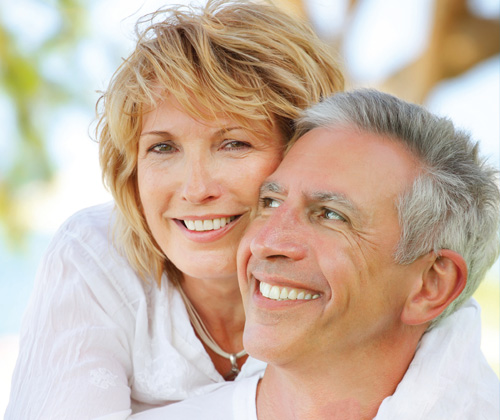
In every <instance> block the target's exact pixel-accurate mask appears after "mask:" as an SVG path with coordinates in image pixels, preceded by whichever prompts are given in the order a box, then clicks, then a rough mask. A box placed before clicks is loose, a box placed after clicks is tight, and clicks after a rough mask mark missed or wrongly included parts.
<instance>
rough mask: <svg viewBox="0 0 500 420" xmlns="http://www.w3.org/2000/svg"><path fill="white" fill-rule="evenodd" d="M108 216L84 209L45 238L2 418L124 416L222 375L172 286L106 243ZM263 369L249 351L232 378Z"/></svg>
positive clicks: (107, 210) (107, 208) (109, 208)
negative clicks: (146, 276) (137, 268)
mask: <svg viewBox="0 0 500 420" xmlns="http://www.w3.org/2000/svg"><path fill="white" fill-rule="evenodd" d="M112 215H113V204H112V203H110V204H106V205H101V206H96V207H92V208H89V209H85V210H82V211H81V212H79V213H77V214H75V215H74V216H72V217H71V218H70V219H69V220H68V221H66V223H64V225H63V226H62V227H61V228H60V229H59V231H58V232H57V233H56V235H55V237H54V239H53V240H52V242H51V244H50V245H49V248H48V250H47V252H46V255H45V257H44V259H43V261H42V263H41V265H40V267H39V271H38V274H37V279H36V282H35V287H34V291H33V295H32V298H31V301H30V304H29V307H28V310H27V313H26V314H25V317H24V320H23V326H22V329H21V336H20V352H19V357H18V361H17V364H16V368H15V371H14V375H13V381H12V388H11V397H10V402H9V406H8V408H7V412H6V416H5V419H6V420H20V419H23V420H33V419H58V420H59V419H71V420H78V419H92V418H97V417H100V416H104V417H103V418H106V419H117V420H118V419H125V418H127V417H128V416H129V415H130V414H131V413H136V412H139V411H142V410H145V409H148V408H151V407H156V406H163V405H165V404H168V403H171V402H175V401H179V400H184V399H186V398H188V397H193V396H196V395H200V394H203V393H205V392H207V389H209V388H210V385H213V384H217V383H224V379H223V378H222V376H221V375H220V374H219V373H218V372H217V371H216V369H215V367H214V365H213V363H212V361H211V359H210V357H209V356H208V354H207V353H206V351H205V349H204V347H203V345H202V343H201V342H200V341H199V340H198V338H197V337H196V335H195V333H194V331H193V329H192V327H191V323H190V321H189V317H188V315H187V312H186V309H185V307H184V304H183V302H182V299H181V297H180V295H179V293H178V291H177V289H176V288H175V287H173V286H172V285H171V284H170V283H169V282H168V281H167V279H166V278H164V279H163V281H162V287H161V289H160V288H158V287H157V285H156V284H155V282H153V281H151V282H150V283H147V282H144V281H142V280H141V279H139V278H138V277H137V275H136V273H135V272H134V270H133V269H132V268H131V267H130V265H129V264H128V262H127V260H126V259H125V258H124V257H123V256H121V255H120V253H119V252H118V251H117V250H116V249H115V247H114V246H113V243H112V241H111V234H112V232H111V230H112V222H111V220H112ZM264 368H265V364H264V363H262V362H259V361H257V360H255V359H252V358H249V359H248V361H247V362H246V363H245V365H244V366H243V369H242V371H241V373H240V375H239V377H238V378H237V380H238V379H240V378H246V377H250V376H253V375H258V374H260V373H261V372H263V370H264ZM207 386H208V388H207Z"/></svg>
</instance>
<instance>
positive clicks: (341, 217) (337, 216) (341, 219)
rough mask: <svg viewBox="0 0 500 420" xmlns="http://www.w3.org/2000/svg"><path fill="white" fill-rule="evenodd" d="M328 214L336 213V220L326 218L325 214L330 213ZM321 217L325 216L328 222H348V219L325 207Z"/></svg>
mask: <svg viewBox="0 0 500 420" xmlns="http://www.w3.org/2000/svg"><path fill="white" fill-rule="evenodd" d="M328 212H330V213H334V214H335V215H336V216H335V217H334V218H327V217H325V213H328ZM320 216H323V217H324V218H325V219H326V220H339V221H341V222H347V219H346V218H345V217H344V216H342V215H341V214H340V213H339V212H337V211H335V210H332V209H329V208H327V207H324V208H322V209H321V212H320Z"/></svg>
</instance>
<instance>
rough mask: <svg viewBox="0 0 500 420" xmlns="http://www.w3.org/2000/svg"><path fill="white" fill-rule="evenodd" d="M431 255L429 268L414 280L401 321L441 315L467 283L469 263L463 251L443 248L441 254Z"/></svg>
mask: <svg viewBox="0 0 500 420" xmlns="http://www.w3.org/2000/svg"><path fill="white" fill-rule="evenodd" d="M429 255H430V258H431V259H430V261H429V264H428V268H427V269H426V270H425V271H424V272H423V274H422V277H421V278H419V279H418V281H416V282H415V284H414V287H413V289H412V290H411V292H410V294H409V296H408V299H407V300H406V303H405V306H404V308H403V312H402V314H401V320H402V321H403V322H404V323H405V324H408V325H419V324H423V323H426V322H430V321H432V320H433V319H434V318H436V317H438V316H439V315H440V314H441V313H442V312H443V311H444V310H445V309H446V308H447V307H448V305H449V304H450V303H451V302H453V301H454V300H455V299H456V298H457V297H458V296H459V295H460V293H462V290H464V287H465V285H466V283H467V264H466V263H465V260H464V259H463V257H462V256H461V255H460V254H458V253H456V252H454V251H450V250H449V249H442V250H440V252H439V255H435V254H434V253H432V254H429Z"/></svg>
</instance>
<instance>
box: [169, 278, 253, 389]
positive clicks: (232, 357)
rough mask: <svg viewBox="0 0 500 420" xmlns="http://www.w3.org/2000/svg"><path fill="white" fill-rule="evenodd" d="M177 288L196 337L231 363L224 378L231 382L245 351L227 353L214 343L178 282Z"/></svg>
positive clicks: (238, 371) (237, 371)
mask: <svg viewBox="0 0 500 420" xmlns="http://www.w3.org/2000/svg"><path fill="white" fill-rule="evenodd" d="M177 286H178V289H179V293H180V294H181V297H182V301H183V302H184V305H185V306H186V310H187V312H188V315H189V320H190V321H191V324H192V325H193V327H194V329H195V330H196V332H197V333H198V336H199V337H200V338H201V340H202V341H203V342H204V343H205V344H206V345H207V346H208V347H210V349H212V350H213V351H214V352H215V353H217V354H218V355H219V356H222V357H225V358H226V359H229V361H230V362H231V370H230V371H229V373H228V374H227V375H225V376H224V379H226V380H232V379H234V378H236V376H238V374H239V373H240V369H239V367H238V359H239V358H240V357H243V356H246V355H247V352H246V351H245V349H243V350H241V351H240V352H238V353H228V352H226V351H224V350H222V349H221V348H220V346H219V345H218V344H217V343H216V341H215V340H214V339H213V337H212V335H211V334H210V333H209V332H208V330H207V327H205V324H204V323H203V321H202V319H201V317H200V315H199V314H198V312H197V311H196V309H195V308H194V306H193V304H192V303H191V301H190V300H189V298H188V297H187V296H186V294H185V293H184V290H183V289H182V286H181V285H180V283H179V282H178V283H177Z"/></svg>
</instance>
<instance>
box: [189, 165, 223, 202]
mask: <svg viewBox="0 0 500 420" xmlns="http://www.w3.org/2000/svg"><path fill="white" fill-rule="evenodd" d="M214 171H215V168H212V167H211V166H210V164H209V162H207V161H206V160H205V159H193V160H191V161H190V162H188V163H187V164H186V171H185V175H184V179H183V183H182V191H181V193H182V198H183V199H184V200H186V201H188V202H189V203H191V204H203V203H206V202H207V201H211V200H214V199H216V198H218V197H220V195H221V192H222V188H221V185H220V183H219V182H217V177H216V174H215V173H214Z"/></svg>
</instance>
